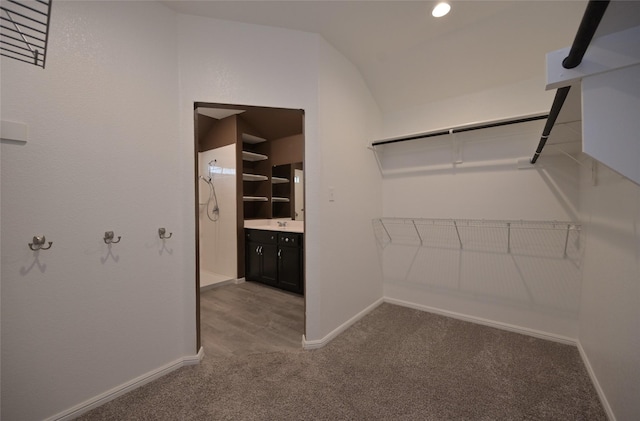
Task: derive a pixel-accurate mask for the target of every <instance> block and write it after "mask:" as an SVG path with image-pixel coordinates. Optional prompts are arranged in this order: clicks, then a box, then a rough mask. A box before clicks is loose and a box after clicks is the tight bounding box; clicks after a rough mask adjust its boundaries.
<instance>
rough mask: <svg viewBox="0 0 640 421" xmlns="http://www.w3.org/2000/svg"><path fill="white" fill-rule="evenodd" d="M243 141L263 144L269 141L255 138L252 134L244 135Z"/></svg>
mask: <svg viewBox="0 0 640 421" xmlns="http://www.w3.org/2000/svg"><path fill="white" fill-rule="evenodd" d="M242 141H243V142H244V143H252V144H255V143H262V142H266V141H267V139H265V138H262V137H258V136H254V135H252V134H249V133H242Z"/></svg>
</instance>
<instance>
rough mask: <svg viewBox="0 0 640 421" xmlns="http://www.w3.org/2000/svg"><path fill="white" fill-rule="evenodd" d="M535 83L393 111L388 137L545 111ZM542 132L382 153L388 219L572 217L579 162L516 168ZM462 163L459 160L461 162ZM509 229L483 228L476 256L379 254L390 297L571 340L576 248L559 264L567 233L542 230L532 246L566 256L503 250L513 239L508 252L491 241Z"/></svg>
mask: <svg viewBox="0 0 640 421" xmlns="http://www.w3.org/2000/svg"><path fill="white" fill-rule="evenodd" d="M534 82H535V81H533V80H532V81H527V82H523V83H522V84H519V85H518V86H510V87H503V88H499V89H496V90H493V91H486V92H481V93H476V94H471V95H467V96H465V97H460V98H452V99H449V100H447V101H443V102H441V103H433V104H426V105H425V106H424V107H422V108H421V109H419V110H418V109H412V110H407V111H406V113H402V112H398V113H397V114H391V115H387V116H385V128H384V133H385V137H396V136H401V135H403V134H408V133H416V132H428V131H432V130H436V129H442V128H448V127H455V126H457V125H462V124H467V123H471V122H482V121H490V120H498V119H504V118H509V117H517V116H522V115H531V114H535V113H540V112H545V109H546V111H547V112H548V107H549V104H550V102H551V99H549V102H547V97H548V95H547V93H545V92H544V91H543V85H542V84H540V85H538V84H537V83H534ZM508 92H509V93H508ZM523 98H526V99H527V100H526V101H525V100H524V99H523ZM543 126H544V120H541V121H537V122H530V123H525V124H518V125H514V126H504V127H500V128H494V129H486V130H481V131H475V132H466V133H461V134H457V135H455V136H444V137H441V138H430V139H423V140H416V141H411V142H406V143H401V144H392V145H384V146H382V147H378V150H379V156H380V161H381V166H382V170H383V173H384V179H383V182H382V185H383V210H384V211H383V215H384V216H385V217H413V218H445V219H446V218H459V219H486V220H532V221H554V220H558V221H577V220H578V198H579V195H578V168H577V165H576V164H575V163H573V162H572V161H571V160H570V159H568V158H565V157H562V156H549V155H547V156H545V159H544V160H541V161H540V163H539V164H537V165H536V166H535V167H528V168H527V165H526V164H525V165H524V168H522V169H519V168H518V167H519V165H518V161H519V160H524V161H525V163H526V162H527V161H528V159H530V157H531V156H532V155H533V152H534V151H535V148H536V146H537V143H538V141H539V139H540V134H541V133H542V128H543ZM455 144H457V145H459V148H457V149H456V147H455ZM458 150H459V151H460V152H459V153H458ZM456 159H459V160H460V161H461V162H460V163H456V164H454V160H456ZM521 166H522V165H521ZM477 232H478V233H481V232H482V231H480V230H478V231H477ZM502 234H503V233H502V231H500V230H492V231H484V232H482V235H483V238H484V239H483V240H481V241H486V242H487V243H486V244H485V245H482V244H478V245H477V247H475V249H474V250H469V249H464V250H460V249H459V247H457V248H447V247H435V248H434V247H417V246H415V245H393V244H392V245H389V246H386V247H384V248H383V249H381V257H382V261H383V271H384V280H385V283H384V295H385V298H387V299H389V300H392V301H394V300H395V301H397V302H401V303H404V304H406V305H412V306H415V307H420V308H425V309H429V310H434V311H443V312H449V313H455V314H457V315H459V316H461V317H469V318H472V319H476V320H480V321H483V322H489V323H495V324H501V325H505V326H511V327H514V328H516V329H522V330H528V331H529V332H531V333H534V334H538V335H541V336H549V337H554V338H558V339H562V340H570V339H575V338H576V337H577V330H578V307H579V297H580V249H579V247H578V248H577V249H576V254H575V256H572V258H569V259H564V258H563V253H562V249H563V246H564V238H559V237H558V235H557V233H551V232H547V231H539V232H537V233H536V234H535V235H538V236H539V235H542V236H543V237H541V238H539V239H535V238H534V237H533V236H534V234H533V232H531V233H527V234H526V235H527V236H529V237H527V238H529V240H527V239H526V238H525V241H528V242H534V241H539V242H541V243H547V244H549V246H550V247H556V246H557V247H559V250H560V252H559V254H557V255H556V254H553V253H551V254H540V253H534V254H531V253H529V252H526V253H516V252H514V253H508V252H507V244H506V241H505V242H504V243H505V244H503V245H502V246H504V247H502V246H501V245H499V244H497V243H496V244H494V243H492V241H494V240H495V237H496V236H502ZM560 237H562V236H560ZM505 240H506V238H505ZM556 243H559V244H556Z"/></svg>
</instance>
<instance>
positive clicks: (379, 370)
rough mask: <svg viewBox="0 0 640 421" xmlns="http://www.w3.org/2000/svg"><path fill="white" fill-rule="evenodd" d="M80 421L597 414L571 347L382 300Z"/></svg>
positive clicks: (178, 374) (207, 363) (206, 363)
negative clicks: (319, 341) (319, 335)
mask: <svg viewBox="0 0 640 421" xmlns="http://www.w3.org/2000/svg"><path fill="white" fill-rule="evenodd" d="M80 419H81V420H525V419H526V420H606V416H605V413H604V411H603V409H602V406H601V404H600V402H599V400H598V397H597V394H596V392H595V389H594V388H593V385H592V384H591V382H590V380H589V377H588V375H587V372H586V370H585V368H584V366H583V364H582V362H581V360H580V356H579V354H578V351H577V349H576V348H575V347H573V346H568V345H562V344H558V343H555V342H549V341H544V340H541V339H536V338H531V337H528V336H524V335H519V334H515V333H510V332H506V331H502V330H497V329H493V328H489V327H485V326H480V325H475V324H472V323H467V322H462V321H459V320H455V319H450V318H446V317H442V316H438V315H434V314H430V313H425V312H421V311H417V310H412V309H407V308H403V307H398V306H394V305H390V304H383V305H381V306H380V307H378V308H377V309H375V310H374V311H373V312H371V313H370V314H369V315H367V316H366V317H365V318H363V319H362V320H361V321H359V322H358V323H356V324H355V325H354V326H352V327H351V328H350V329H348V330H347V331H346V332H344V333H343V334H341V335H340V336H339V337H338V338H336V339H334V340H333V341H332V342H331V343H329V344H328V345H327V346H326V347H324V348H322V349H319V350H315V351H302V350H301V351H297V352H273V353H263V354H252V355H242V356H233V357H228V358H223V359H217V360H216V359H213V358H207V357H205V359H204V360H203V362H202V363H201V364H200V365H197V366H190V367H185V368H181V369H179V370H177V371H175V372H173V373H171V374H169V375H167V376H165V377H163V378H161V379H159V380H156V381H155V382H152V383H150V384H148V385H146V386H143V387H142V388H139V389H137V390H135V391H133V392H131V393H129V394H127V395H124V396H122V397H120V398H118V399H116V400H114V401H111V402H109V403H107V404H105V405H103V406H101V407H99V408H96V409H94V410H93V411H91V412H88V413H87V414H85V415H84V416H82V417H81V418H80Z"/></svg>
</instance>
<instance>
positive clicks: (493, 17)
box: [162, 0, 587, 112]
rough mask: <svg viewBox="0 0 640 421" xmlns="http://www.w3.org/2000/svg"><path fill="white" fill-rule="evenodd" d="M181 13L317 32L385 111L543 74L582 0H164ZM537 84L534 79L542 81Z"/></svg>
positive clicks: (576, 20)
mask: <svg viewBox="0 0 640 421" xmlns="http://www.w3.org/2000/svg"><path fill="white" fill-rule="evenodd" d="M162 3H164V4H165V5H166V6H168V7H169V8H171V9H173V10H175V11H177V12H179V13H184V14H192V15H199V16H206V17H211V18H218V19H225V20H232V21H238V22H245V23H253V24H260V25H268V26H275V27H281V28H288V29H294V30H300V31H305V32H313V33H318V34H320V35H321V36H322V37H323V38H324V39H325V40H326V41H327V42H329V43H330V44H332V45H333V46H334V47H335V48H336V49H337V50H339V51H340V52H341V53H342V54H343V55H345V56H346V57H347V58H348V59H349V60H351V62H353V63H354V64H355V65H356V66H357V68H358V69H359V70H360V72H361V73H362V75H363V77H364V79H365V80H366V82H367V84H368V86H369V88H370V90H371V92H372V94H373V96H374V98H375V100H376V101H377V103H378V105H379V106H380V108H381V110H382V111H383V112H388V111H396V110H401V109H404V108H409V107H412V106H416V105H420V104H423V103H426V102H432V101H437V100H441V99H444V98H449V97H455V96H460V95H466V94H469V93H473V92H479V91H483V90H486V89H491V88H493V87H497V86H504V85H507V84H510V83H516V82H518V81H522V80H527V79H531V78H534V77H539V78H541V79H542V78H543V75H544V66H545V54H546V53H547V52H549V51H553V50H557V49H560V48H563V47H567V46H569V45H571V43H572V42H573V38H574V36H575V34H576V31H577V28H578V26H579V24H580V20H581V19H582V15H583V13H584V10H585V7H586V4H587V2H586V0H571V1H531V0H530V1H527V0H516V1H480V0H474V1H462V0H452V1H451V4H452V10H451V13H449V15H447V16H445V17H444V18H440V19H435V18H433V17H431V14H430V13H431V9H432V7H433V6H434V5H435V4H436V2H435V1H268V0H266V1H190V0H178V1H163V2H162ZM541 89H542V87H541Z"/></svg>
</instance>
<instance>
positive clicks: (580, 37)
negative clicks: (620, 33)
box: [562, 0, 609, 69]
mask: <svg viewBox="0 0 640 421" xmlns="http://www.w3.org/2000/svg"><path fill="white" fill-rule="evenodd" d="M607 6H609V0H590V1H589V3H588V4H587V9H586V10H585V11H584V16H582V21H581V22H580V26H579V27H578V32H577V33H576V37H575V39H574V40H573V44H572V45H571V50H569V55H568V56H567V57H566V58H565V59H564V60H563V61H562V67H564V68H565V69H573V68H574V67H577V66H578V65H579V64H580V63H582V58H583V57H584V55H585V53H586V52H587V48H589V44H591V39H592V38H593V35H594V34H595V33H596V30H597V29H598V26H599V25H600V21H601V20H602V17H603V16H604V12H605V11H606V10H607Z"/></svg>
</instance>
